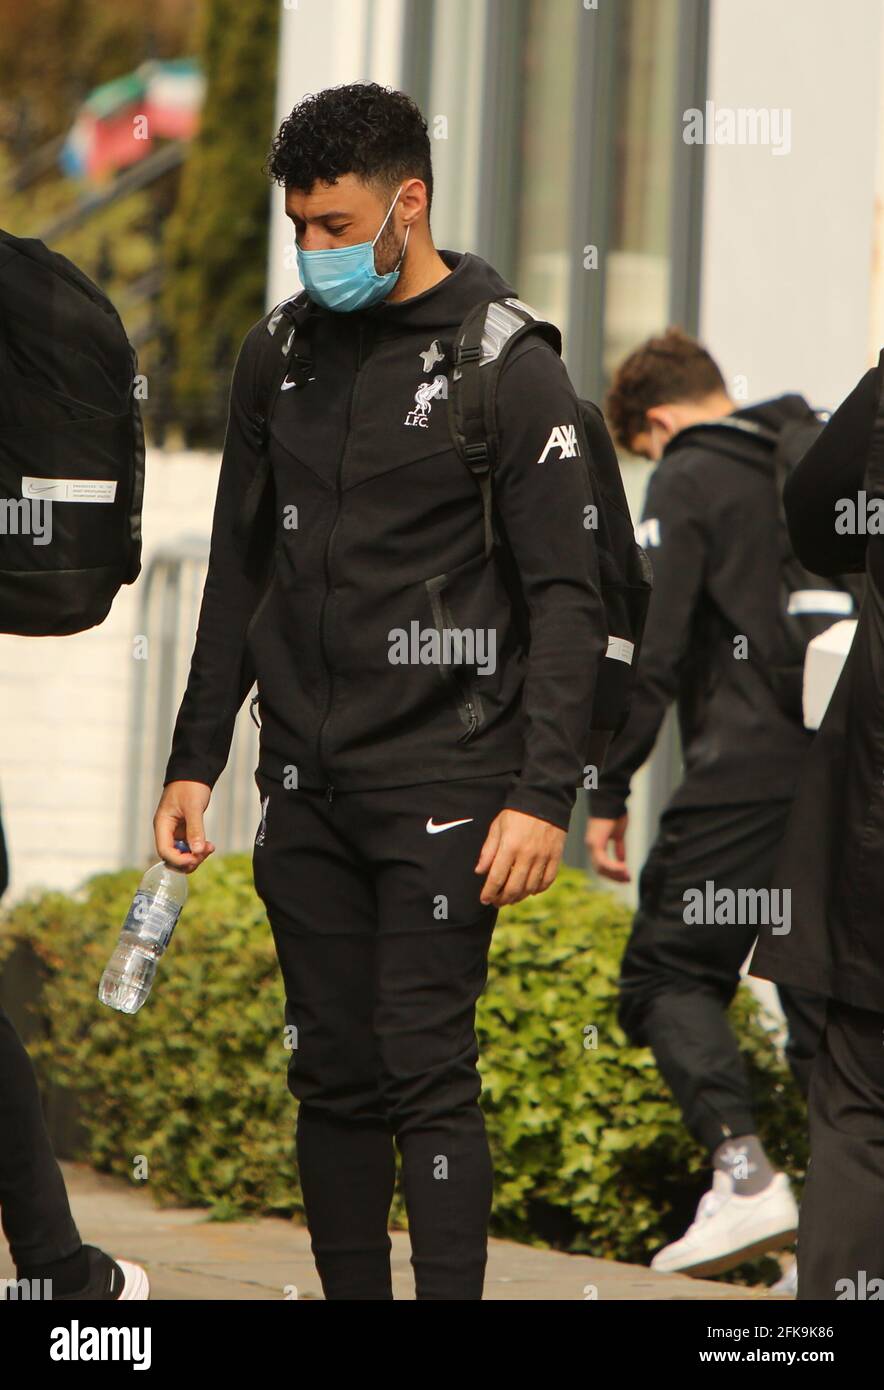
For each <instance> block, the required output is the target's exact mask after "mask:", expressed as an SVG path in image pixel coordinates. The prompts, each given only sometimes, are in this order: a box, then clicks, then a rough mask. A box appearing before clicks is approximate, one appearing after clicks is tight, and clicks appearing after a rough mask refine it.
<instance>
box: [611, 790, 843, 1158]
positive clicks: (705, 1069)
mask: <svg viewBox="0 0 884 1390" xmlns="http://www.w3.org/2000/svg"><path fill="white" fill-rule="evenodd" d="M790 805H791V803H790V802H788V801H783V802H763V803H760V804H758V803H755V804H749V805H743V806H739V805H736V806H712V807H702V808H696V809H689V810H671V811H665V812H664V814H663V816H662V817H661V820H660V830H659V834H658V836H657V839H656V841H655V843H654V845H653V847H652V849H651V852H650V854H649V856H648V860H647V863H646V864H645V866H644V869H643V870H642V874H641V878H640V880H639V906H638V911H637V912H636V915H635V920H634V922H633V927H632V934H631V936H630V939H629V943H628V945H627V947H626V951H625V953H624V956H623V963H622V967H621V974H620V1008H619V1017H620V1022H621V1025H622V1026H623V1028H624V1030H625V1032H626V1033H627V1034H628V1036H629V1037H630V1039H631V1040H632V1041H633V1042H635V1043H636V1044H638V1045H639V1046H649V1047H651V1049H652V1050H653V1053H654V1056H655V1058H656V1061H657V1065H658V1066H659V1068H660V1071H661V1072H662V1074H663V1076H664V1078H665V1079H666V1081H667V1083H668V1084H669V1086H670V1087H671V1089H672V1092H673V1094H674V1096H675V1099H676V1101H677V1102H678V1105H679V1106H680V1108H681V1111H682V1113H683V1115H684V1119H685V1123H686V1125H687V1126H688V1129H689V1130H690V1131H691V1133H692V1134H693V1136H694V1138H695V1139H697V1140H698V1142H699V1143H701V1144H703V1145H705V1146H706V1147H707V1148H708V1149H709V1151H710V1153H711V1152H712V1151H713V1150H714V1149H715V1148H717V1146H718V1145H719V1144H720V1143H721V1142H722V1140H723V1139H725V1138H727V1137H728V1135H729V1134H734V1135H737V1134H751V1133H754V1131H755V1120H754V1117H753V1113H752V1097H751V1092H750V1087H749V1078H748V1076H747V1073H746V1068H745V1065H744V1063H743V1059H742V1057H741V1056H740V1052H739V1049H738V1047H737V1041H736V1038H735V1037H734V1034H733V1032H732V1030H731V1027H730V1024H729V1022H728V1018H727V1008H728V1005H729V1004H730V1002H731V1000H732V998H733V996H734V993H735V991H736V988H737V985H738V984H739V980H740V966H741V965H742V963H743V961H744V960H745V959H746V957H747V955H748V954H749V952H750V950H751V949H752V946H753V944H754V942H755V939H756V936H757V930H758V929H757V927H756V926H753V925H751V923H749V924H744V925H741V924H738V923H736V922H724V921H721V922H715V921H711V922H703V923H699V924H698V923H696V922H694V923H690V924H688V923H686V922H685V919H684V910H685V899H684V893H685V891H686V890H687V889H694V888H697V889H701V890H705V884H706V882H707V880H709V881H711V882H712V883H714V885H715V889H716V890H718V889H721V888H729V889H732V890H734V891H736V890H739V889H741V888H758V889H763V888H767V887H769V885H770V879H771V874H772V872H773V868H774V864H775V861H776V855H777V850H778V848H779V844H780V841H781V839H782V835H783V830H784V827H785V822H786V817H787V815H788V813H789V808H790ZM779 996H780V1002H781V1003H782V1006H783V1012H784V1013H785V1015H786V1020H787V1023H788V1026H789V1038H788V1042H787V1045H786V1056H787V1058H788V1061H789V1064H790V1066H791V1069H792V1072H793V1075H794V1076H795V1079H796V1081H797V1082H798V1084H799V1086H800V1087H801V1089H802V1091H803V1092H804V1094H805V1095H806V1094H807V1088H808V1085H809V1084H810V1075H811V1068H812V1065H813V1060H814V1056H815V1053H816V1049H817V1045H818V1042H819V1038H820V1035H821V1033H822V1028H823V1020H824V1016H825V1003H824V1001H823V1000H822V999H820V998H818V997H817V996H815V995H810V994H807V993H806V992H804V991H802V990H798V989H793V988H791V987H790V988H786V987H785V986H780V988H779Z"/></svg>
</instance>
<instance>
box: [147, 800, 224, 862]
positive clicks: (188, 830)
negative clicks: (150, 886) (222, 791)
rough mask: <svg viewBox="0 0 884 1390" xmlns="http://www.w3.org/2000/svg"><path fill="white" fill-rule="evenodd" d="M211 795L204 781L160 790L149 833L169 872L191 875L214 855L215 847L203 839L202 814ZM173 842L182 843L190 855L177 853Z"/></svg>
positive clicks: (178, 851)
mask: <svg viewBox="0 0 884 1390" xmlns="http://www.w3.org/2000/svg"><path fill="white" fill-rule="evenodd" d="M211 795H212V789H211V787H208V786H206V784H205V782H170V783H169V784H168V786H167V787H165V788H164V789H163V794H162V796H161V797H160V804H159V806H158V807H157V810H156V815H155V816H154V818H153V833H154V837H155V839H156V843H157V852H158V854H159V856H160V858H161V859H164V860H165V861H166V863H167V864H171V866H172V868H173V869H180V870H181V871H182V872H183V873H185V874H192V873H193V871H194V869H198V868H199V866H200V864H202V862H203V860H204V859H208V857H209V855H210V854H214V852H215V846H214V845H213V844H212V843H211V841H209V840H207V839H206V835H205V831H204V829H203V815H204V813H205V809H206V807H207V806H208V804H209V797H210V796H211ZM175 840H186V841H187V843H188V844H189V845H190V853H189V854H182V852H181V851H180V850H177V849H176V848H175V845H174V843H173V841H175Z"/></svg>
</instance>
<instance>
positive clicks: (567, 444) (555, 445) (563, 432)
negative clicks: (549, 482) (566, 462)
mask: <svg viewBox="0 0 884 1390" xmlns="http://www.w3.org/2000/svg"><path fill="white" fill-rule="evenodd" d="M552 449H558V451H559V458H560V459H574V458H577V457H578V456H579V454H580V446H579V445H578V443H577V426H576V425H556V426H555V428H554V429H553V431H552V433H551V434H550V437H549V439H548V440H547V441H546V444H545V445H544V446H543V453H542V454H541V455H540V458H539V459H538V460H537V462H538V463H544V462H545V461H546V456H547V454H549V453H550V451H551V450H552Z"/></svg>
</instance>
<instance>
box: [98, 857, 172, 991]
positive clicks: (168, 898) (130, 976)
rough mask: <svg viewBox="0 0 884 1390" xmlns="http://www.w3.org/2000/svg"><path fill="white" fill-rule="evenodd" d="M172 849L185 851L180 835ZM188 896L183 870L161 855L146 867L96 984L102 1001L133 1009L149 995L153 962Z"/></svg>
mask: <svg viewBox="0 0 884 1390" xmlns="http://www.w3.org/2000/svg"><path fill="white" fill-rule="evenodd" d="M175 848H176V849H180V850H182V851H183V852H185V853H186V852H187V851H188V849H189V846H188V845H187V844H186V843H185V841H183V840H176V841H175ZM186 899H187V875H186V874H183V873H181V872H180V871H179V870H178V869H173V868H171V867H170V865H168V864H166V863H164V862H163V860H160V862H159V864H154V865H152V866H151V868H149V869H148V870H147V873H146V874H145V875H144V878H143V879H142V880H141V882H140V883H139V885H138V890H137V892H136V894H135V897H134V898H133V899H132V906H131V907H130V908H129V911H128V913H127V914H126V920H125V922H124V923H123V928H122V931H121V932H120V939H119V941H118V942H117V944H116V946H115V947H114V953H113V955H112V956H111V958H110V960H109V961H108V963H107V966H106V967H105V971H104V974H103V975H102V977H101V984H100V985H99V986H98V997H99V999H100V1000H101V1002H102V1004H108V1005H109V1006H110V1008H112V1009H119V1010H120V1012H121V1013H124V1014H135V1013H137V1012H138V1010H139V1009H140V1008H141V1006H142V1004H143V1003H144V1001H145V1000H146V998H147V996H148V995H149V994H150V991H151V986H152V985H153V982H154V976H155V975H156V973H157V961H158V960H159V958H160V956H161V955H162V954H163V952H164V951H165V949H166V947H167V946H168V944H169V942H170V941H171V939H172V933H173V931H174V930H175V925H176V923H177V921H178V918H179V916H180V915H181V909H182V907H183V906H184V903H185V901H186Z"/></svg>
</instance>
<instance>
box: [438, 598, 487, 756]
mask: <svg viewBox="0 0 884 1390" xmlns="http://www.w3.org/2000/svg"><path fill="white" fill-rule="evenodd" d="M447 584H448V575H447V574H437V575H435V576H434V577H433V578H432V579H427V580H425V581H424V587H425V588H426V591H427V597H428V598H429V600H430V611H431V613H432V615H433V626H434V628H435V629H436V632H437V634H438V637H439V650H440V661H439V663H438V670H439V674H440V675H441V677H442V679H443V681H444V682H445V684H446V685H447V686H448V688H449V690H450V691H451V694H452V697H453V699H454V703H455V705H456V708H457V712H458V715H459V717H460V722H461V723H462V724H463V726H464V731H463V733H462V734H461V735H460V738H459V739H458V740H457V741H458V743H467V742H468V741H469V740H470V739H471V738H472V737H473V735H474V734H475V733H476V731H477V730H478V729H480V728H481V726H482V724H483V723H484V722H485V711H484V708H483V705H482V697H481V696H480V694H479V692H478V690H477V689H476V683H475V680H474V679H473V677H472V675H471V674H470V671H469V668H468V666H467V665H466V664H465V662H464V656H465V653H464V649H463V630H462V629H461V628H459V627H458V626H457V624H456V622H455V621H454V617H453V615H452V613H451V609H450V608H449V605H448V601H447V599H446V598H445V588H446V586H447ZM449 651H450V653H451V658H452V659H451V660H450V661H446V659H445V658H446V655H447V654H448V652H449Z"/></svg>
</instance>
